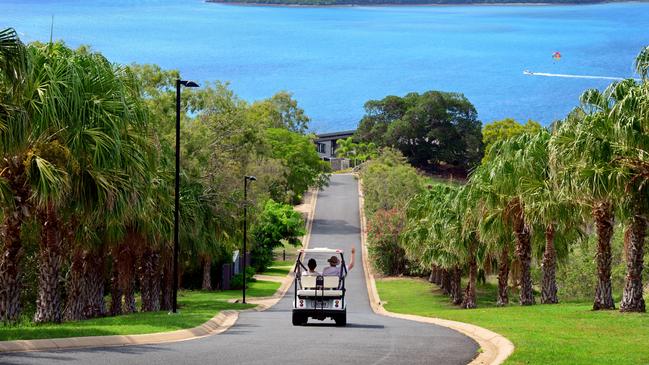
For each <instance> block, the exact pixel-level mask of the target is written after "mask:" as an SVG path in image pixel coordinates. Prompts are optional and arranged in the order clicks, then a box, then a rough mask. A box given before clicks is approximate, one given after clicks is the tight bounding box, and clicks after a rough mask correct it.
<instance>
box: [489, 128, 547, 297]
mask: <svg viewBox="0 0 649 365" xmlns="http://www.w3.org/2000/svg"><path fill="white" fill-rule="evenodd" d="M529 139H530V136H529V135H526V134H523V135H521V136H519V137H516V138H512V139H509V140H504V141H500V142H496V143H495V144H494V145H493V146H492V148H491V149H490V150H489V153H488V158H487V159H486V160H487V161H488V162H487V164H486V165H485V166H484V167H483V168H484V169H486V171H485V172H484V174H485V179H484V180H485V181H483V182H482V183H483V184H484V185H485V189H486V190H487V191H489V192H490V194H489V195H488V199H487V202H486V208H487V209H488V210H489V211H491V212H498V213H499V214H501V215H502V216H501V219H502V220H503V221H504V222H506V224H507V225H508V226H511V227H512V231H513V233H514V236H515V237H516V256H517V258H518V260H519V262H520V265H521V289H520V294H519V303H520V304H521V305H532V304H534V293H533V291H532V277H531V271H530V270H531V261H532V244H531V227H530V224H529V222H528V220H527V218H526V215H525V211H526V210H525V205H526V201H525V199H526V197H525V194H524V191H523V189H522V187H521V184H520V182H521V179H522V178H523V174H524V172H523V171H521V170H520V169H519V168H518V163H519V161H521V159H522V158H523V153H524V151H525V149H526V148H527V145H528V143H529Z"/></svg>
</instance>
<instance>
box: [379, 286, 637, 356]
mask: <svg viewBox="0 0 649 365" xmlns="http://www.w3.org/2000/svg"><path fill="white" fill-rule="evenodd" d="M376 285H377V289H378V291H379V295H380V297H381V301H383V302H384V303H385V309H387V310H389V311H391V312H395V313H409V314H416V315H421V316H428V317H438V318H444V319H450V320H455V321H460V322H466V323H472V324H476V325H478V326H481V327H484V328H487V329H490V330H492V331H495V332H498V333H500V334H501V335H503V336H505V337H507V338H508V339H509V340H511V341H512V342H513V343H514V345H515V346H516V350H515V351H514V354H513V355H512V356H510V357H509V359H508V360H507V362H506V364H566V365H568V364H570V365H575V364H647V363H649V346H647V344H649V315H648V314H636V313H633V314H631V313H629V314H622V313H620V312H618V311H604V312H594V311H592V310H591V308H592V303H590V302H570V303H561V304H557V305H534V306H530V307H521V306H518V305H515V304H512V305H510V306H508V307H504V308H499V307H496V306H495V298H496V287H495V286H494V285H491V284H488V285H486V286H480V287H479V291H478V308H477V309H472V310H463V309H459V308H457V307H455V306H453V305H451V304H450V303H449V301H448V297H446V296H444V295H443V294H442V293H441V292H440V291H439V289H438V288H437V286H435V285H432V284H429V283H427V282H425V281H423V280H418V279H384V280H378V281H377V282H376ZM510 299H511V300H512V301H513V302H515V300H516V299H515V298H513V297H512V298H510ZM537 300H538V299H537Z"/></svg>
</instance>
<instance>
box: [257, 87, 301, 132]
mask: <svg viewBox="0 0 649 365" xmlns="http://www.w3.org/2000/svg"><path fill="white" fill-rule="evenodd" d="M250 113H251V114H252V118H253V119H255V120H259V121H263V122H266V123H267V125H268V126H269V127H270V128H285V129H288V130H290V131H292V132H296V133H300V134H304V133H305V132H306V131H307V129H308V128H309V122H310V121H311V119H310V118H309V117H308V116H307V115H306V114H305V113H304V110H303V109H302V108H300V107H299V106H298V103H297V100H295V99H293V94H291V93H289V92H286V91H280V92H278V93H277V94H275V95H273V96H272V97H271V98H269V99H266V100H262V101H257V102H255V103H253V104H252V106H251V107H250Z"/></svg>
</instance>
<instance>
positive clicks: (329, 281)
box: [300, 275, 340, 290]
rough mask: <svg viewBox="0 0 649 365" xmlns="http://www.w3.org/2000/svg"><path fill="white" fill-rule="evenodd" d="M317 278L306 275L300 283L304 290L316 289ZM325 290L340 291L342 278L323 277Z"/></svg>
mask: <svg viewBox="0 0 649 365" xmlns="http://www.w3.org/2000/svg"><path fill="white" fill-rule="evenodd" d="M317 278H318V277H317V276H315V275H306V276H302V278H301V279H300V283H301V284H302V289H315V288H316V281H317ZM322 279H323V285H322V286H323V288H324V289H325V290H326V289H338V285H340V278H339V277H337V276H323V277H322Z"/></svg>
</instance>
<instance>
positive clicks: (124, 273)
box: [118, 233, 137, 314]
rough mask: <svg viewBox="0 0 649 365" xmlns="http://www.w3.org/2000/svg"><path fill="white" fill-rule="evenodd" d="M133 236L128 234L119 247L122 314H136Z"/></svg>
mask: <svg viewBox="0 0 649 365" xmlns="http://www.w3.org/2000/svg"><path fill="white" fill-rule="evenodd" d="M132 239H133V235H132V234H130V233H129V234H127V237H126V239H125V241H124V242H122V243H121V244H120V245H119V247H120V248H119V262H118V270H119V287H120V289H121V291H122V295H124V303H123V304H122V313H124V314H129V313H135V312H136V310H137V308H136V307H135V252H133V251H134V250H133V248H132V247H133V240H132Z"/></svg>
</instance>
